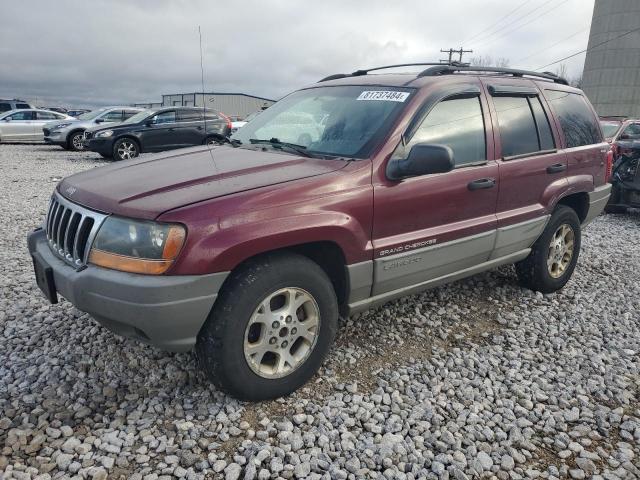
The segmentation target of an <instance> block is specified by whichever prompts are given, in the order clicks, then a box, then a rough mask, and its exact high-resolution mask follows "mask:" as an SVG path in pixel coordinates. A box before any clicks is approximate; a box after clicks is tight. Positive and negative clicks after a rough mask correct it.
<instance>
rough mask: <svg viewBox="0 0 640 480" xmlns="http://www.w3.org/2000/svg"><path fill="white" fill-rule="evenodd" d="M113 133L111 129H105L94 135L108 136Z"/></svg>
mask: <svg viewBox="0 0 640 480" xmlns="http://www.w3.org/2000/svg"><path fill="white" fill-rule="evenodd" d="M111 135H113V130H105V131H104V132H98V133H96V137H110V136H111Z"/></svg>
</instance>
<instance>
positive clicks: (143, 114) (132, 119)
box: [122, 110, 155, 124]
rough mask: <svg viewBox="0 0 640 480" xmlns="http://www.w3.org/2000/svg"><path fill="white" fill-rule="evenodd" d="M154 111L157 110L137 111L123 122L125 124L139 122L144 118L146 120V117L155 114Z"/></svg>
mask: <svg viewBox="0 0 640 480" xmlns="http://www.w3.org/2000/svg"><path fill="white" fill-rule="evenodd" d="M154 113H155V111H149V110H143V111H141V112H138V113H136V114H135V115H134V116H133V117H129V118H127V119H126V120H125V121H124V122H122V123H123V124H125V123H138V122H141V121H142V120H144V119H145V118H147V117H149V116H151V115H153V114H154Z"/></svg>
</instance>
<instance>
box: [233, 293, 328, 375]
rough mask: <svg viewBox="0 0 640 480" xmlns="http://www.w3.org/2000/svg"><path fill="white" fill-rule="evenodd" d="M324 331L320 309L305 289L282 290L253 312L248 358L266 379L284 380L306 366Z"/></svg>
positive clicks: (246, 341)
mask: <svg viewBox="0 0 640 480" xmlns="http://www.w3.org/2000/svg"><path fill="white" fill-rule="evenodd" d="M319 332H320V309H319V308H318V304H317V303H316V301H315V299H314V298H313V296H312V295H311V294H310V293H309V292H307V291H306V290H303V289H301V288H293V287H287V288H282V289H279V290H277V291H275V292H273V293H271V294H269V295H268V296H267V297H266V298H264V299H263V300H262V301H261V302H260V304H259V305H258V307H257V308H256V309H255V311H254V312H253V315H252V316H251V318H250V320H249V323H248V325H247V328H246V330H245V335H244V356H245V359H246V361H247V363H248V364H249V367H250V368H251V370H252V371H253V372H254V373H255V374H256V375H259V376H260V377H263V378H269V379H273V378H281V377H284V376H286V375H289V374H290V373H291V372H293V371H294V370H295V369H296V368H298V367H299V366H300V365H302V364H303V363H304V362H305V361H306V360H307V358H308V357H309V355H310V354H311V352H312V351H313V349H314V347H315V345H316V342H317V340H318V334H319Z"/></svg>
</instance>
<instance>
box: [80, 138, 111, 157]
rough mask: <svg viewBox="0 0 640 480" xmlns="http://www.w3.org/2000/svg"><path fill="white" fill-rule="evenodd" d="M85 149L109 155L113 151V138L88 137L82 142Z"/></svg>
mask: <svg viewBox="0 0 640 480" xmlns="http://www.w3.org/2000/svg"><path fill="white" fill-rule="evenodd" d="M83 145H84V148H85V150H91V151H92V152H96V153H100V154H102V155H107V156H109V155H111V154H112V153H113V139H112V138H110V137H105V138H88V139H85V140H84V142H83Z"/></svg>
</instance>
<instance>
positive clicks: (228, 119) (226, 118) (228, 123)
mask: <svg viewBox="0 0 640 480" xmlns="http://www.w3.org/2000/svg"><path fill="white" fill-rule="evenodd" d="M220 116H221V117H222V118H223V119H225V120H226V121H227V127H228V128H229V131H231V127H232V125H231V119H230V118H229V117H227V116H226V115H225V114H224V113H221V114H220Z"/></svg>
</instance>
